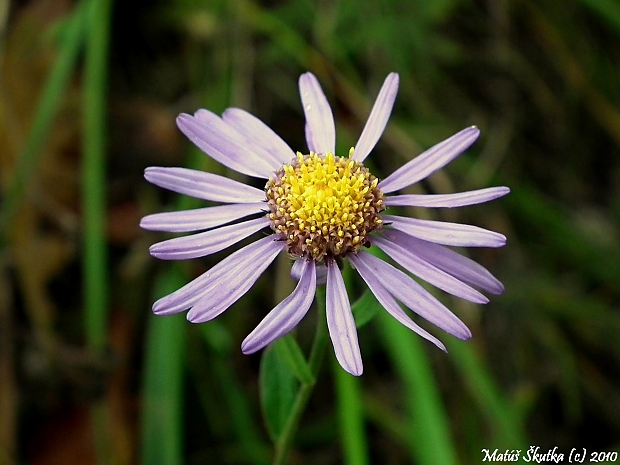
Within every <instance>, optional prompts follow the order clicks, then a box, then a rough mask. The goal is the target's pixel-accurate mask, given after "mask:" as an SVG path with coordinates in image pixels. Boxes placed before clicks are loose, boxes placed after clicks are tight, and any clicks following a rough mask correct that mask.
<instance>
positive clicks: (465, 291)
mask: <svg viewBox="0 0 620 465" xmlns="http://www.w3.org/2000/svg"><path fill="white" fill-rule="evenodd" d="M372 243H373V244H375V245H377V246H378V247H379V248H380V249H381V250H383V251H384V252H385V253H386V254H388V255H389V256H390V257H391V258H392V259H393V260H394V261H395V262H396V263H398V264H399V265H401V266H402V267H403V268H405V269H406V270H407V271H409V272H410V273H412V274H414V275H416V276H418V277H419V278H422V279H423V280H424V281H426V282H428V283H430V284H432V285H433V286H436V287H438V288H439V289H442V290H444V291H446V292H447V293H449V294H452V295H455V296H457V297H460V298H461V299H465V300H469V301H470V302H474V303H477V304H486V303H488V302H489V299H487V298H486V297H485V296H484V295H482V294H481V293H480V292H478V291H477V290H475V289H474V288H472V287H470V286H468V285H467V284H465V283H463V282H462V281H459V280H458V279H456V278H455V277H454V276H452V275H450V274H448V273H446V272H445V271H443V270H441V269H439V268H437V267H436V266H433V265H431V264H430V263H428V262H426V261H424V260H422V259H421V258H419V257H418V256H416V255H415V254H414V253H412V252H411V251H409V250H407V249H405V248H404V247H403V246H402V245H401V244H400V243H398V242H391V241H390V240H388V239H385V238H383V237H373V239H372Z"/></svg>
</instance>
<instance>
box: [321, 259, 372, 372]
mask: <svg viewBox="0 0 620 465" xmlns="http://www.w3.org/2000/svg"><path fill="white" fill-rule="evenodd" d="M325 292H326V298H327V302H326V308H325V311H326V314H327V328H328V329H329V336H330V338H331V340H332V344H333V345H334V352H335V353H336V359H337V360H338V363H340V365H341V366H342V368H344V369H345V370H346V371H348V372H349V373H351V374H352V375H354V376H359V375H361V374H362V371H363V370H364V368H363V366H362V356H361V354H360V347H359V344H358V342H357V329H356V328H355V320H354V319H353V313H351V305H350V304H349V296H348V295H347V289H346V288H345V286H344V280H343V279H342V274H341V273H340V270H339V269H338V265H337V264H336V262H334V261H333V260H331V261H329V262H328V263H327V287H326V291H325Z"/></svg>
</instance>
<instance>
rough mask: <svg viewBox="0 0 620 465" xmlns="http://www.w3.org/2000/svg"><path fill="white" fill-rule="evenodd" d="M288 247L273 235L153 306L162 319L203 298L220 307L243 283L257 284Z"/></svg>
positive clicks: (231, 256) (258, 241)
mask: <svg viewBox="0 0 620 465" xmlns="http://www.w3.org/2000/svg"><path fill="white" fill-rule="evenodd" d="M285 245H286V243H285V242H283V241H278V240H277V238H276V237H275V236H274V235H271V236H267V237H263V238H262V239H259V240H257V241H256V242H253V243H251V244H249V245H247V246H245V247H243V248H241V249H239V250H237V251H236V252H235V253H233V254H231V255H229V256H228V257H226V258H225V259H224V260H222V261H221V262H219V263H218V264H217V265H215V266H213V268H211V269H210V270H209V271H206V272H205V273H203V274H202V275H200V276H199V277H198V278H196V279H194V280H193V281H191V282H189V283H188V284H186V285H185V286H183V287H182V288H180V289H179V290H177V291H175V292H173V293H172V294H169V295H167V296H165V297H162V298H161V299H159V300H158V301H157V302H155V304H154V305H153V312H155V313H156V314H158V315H170V314H173V313H179V312H182V311H183V310H187V309H188V308H190V307H192V306H193V305H194V304H196V303H197V302H199V301H201V300H203V298H206V299H208V300H209V301H213V302H215V303H219V302H220V301H221V299H223V298H226V297H227V294H229V293H230V294H232V293H234V292H236V291H237V290H238V288H237V286H238V281H239V280H240V279H241V280H243V279H244V278H245V279H246V280H252V279H253V281H252V282H251V283H250V285H251V284H252V283H254V281H256V279H258V276H260V274H261V273H262V272H263V271H264V270H265V269H266V268H267V267H268V266H269V264H270V263H271V262H272V261H273V259H274V258H275V257H276V255H278V253H279V252H280V251H281V250H282V249H283V248H284V246H285ZM255 275H256V276H255ZM248 289H249V286H248ZM246 290H247V289H246ZM244 292H245V291H244ZM235 300H236V299H235ZM222 311H223V310H222Z"/></svg>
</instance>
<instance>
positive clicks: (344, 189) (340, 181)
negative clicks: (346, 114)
mask: <svg viewBox="0 0 620 465" xmlns="http://www.w3.org/2000/svg"><path fill="white" fill-rule="evenodd" d="M352 154H353V149H351V151H350V152H349V157H348V158H345V157H338V156H335V155H334V154H332V153H327V154H326V155H324V156H323V155H318V154H316V153H313V152H310V154H309V155H302V154H301V153H299V152H298V153H297V158H296V159H294V160H293V161H292V162H291V163H289V164H286V165H284V166H283V167H282V168H281V169H280V170H278V171H277V172H276V176H275V178H272V179H270V180H269V181H268V182H267V185H266V186H265V193H266V196H267V203H268V205H269V213H268V218H269V219H270V220H271V228H272V229H273V230H274V231H275V232H276V233H277V234H279V235H280V236H281V237H282V239H283V240H286V241H287V249H288V252H289V253H290V254H291V255H293V256H295V257H307V258H310V259H313V260H315V261H322V260H323V259H325V258H326V257H327V258H341V257H344V256H346V255H347V254H349V253H356V252H357V251H359V249H360V247H362V246H365V245H367V243H368V235H369V234H370V233H371V232H372V231H374V230H376V229H378V228H380V227H381V226H382V224H383V223H382V221H381V217H380V215H379V213H380V212H381V211H382V210H384V208H385V207H384V205H383V194H382V193H381V191H380V190H379V189H378V188H377V184H378V183H379V180H378V179H377V178H376V177H375V176H373V175H372V174H371V173H370V171H369V170H368V168H366V167H365V166H364V165H363V164H362V163H361V162H358V161H355V160H352V159H351V158H350V157H351V155H352Z"/></svg>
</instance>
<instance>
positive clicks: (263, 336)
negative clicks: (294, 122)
mask: <svg viewBox="0 0 620 465" xmlns="http://www.w3.org/2000/svg"><path fill="white" fill-rule="evenodd" d="M397 89H398V75H397V74H396V73H391V74H390V75H389V76H388V77H387V78H386V80H385V82H384V84H383V86H382V88H381V90H380V92H379V95H378V97H377V99H376V101H375V104H374V106H373V108H372V111H371V113H370V116H369V118H368V121H367V122H366V125H365V127H364V129H363V131H362V134H361V136H360V138H359V140H358V142H357V145H356V146H355V148H352V149H351V150H350V151H349V154H348V156H344V157H342V156H338V155H336V154H335V149H336V144H335V126H334V119H333V116H332V111H331V108H330V106H329V104H328V102H327V99H326V97H325V94H324V93H323V91H322V89H321V87H320V85H319V82H318V80H317V79H316V77H315V76H314V75H312V74H311V73H306V74H304V75H302V76H301V77H300V79H299V90H300V95H301V100H302V104H303V110H304V113H305V117H306V127H305V133H306V141H307V144H308V148H309V153H307V154H302V153H300V152H297V153H295V152H294V151H293V150H292V149H291V148H290V147H289V146H288V145H287V144H286V143H285V142H284V141H283V140H282V139H281V138H280V137H279V136H278V135H276V133H275V132H273V131H272V130H271V129H270V128H269V127H268V126H266V125H265V124H264V123H263V122H262V121H260V120H259V119H258V118H256V117H254V116H253V115H251V114H250V113H248V112H246V111H244V110H241V109H239V108H229V109H227V110H226V111H225V112H224V113H223V115H222V116H221V117H219V116H218V115H216V114H214V113H212V112H210V111H208V110H204V109H203V110H198V111H197V112H196V113H195V114H194V115H193V116H192V115H188V114H181V115H180V116H179V117H178V119H177V125H178V127H179V128H180V130H181V131H182V132H183V133H184V134H185V135H186V136H187V137H188V138H189V139H190V140H191V141H192V142H193V143H194V144H196V145H197V146H198V147H199V148H200V149H201V150H202V151H204V152H205V153H207V154H208V155H209V156H211V157H212V158H214V159H215V160H217V161H218V162H220V163H221V164H223V165H225V166H226V167H228V168H230V169H233V170H235V171H238V172H239V173H242V174H245V175H248V176H251V177H256V178H262V179H266V180H267V182H266V185H265V189H264V190H260V189H256V188H254V187H252V186H249V185H245V184H242V183H240V182H237V181H234V180H232V179H228V178H225V177H222V176H218V175H215V174H211V173H205V172H200V171H196V170H190V169H185V168H162V167H150V168H147V169H146V172H145V177H146V179H147V180H148V181H150V182H151V183H153V184H156V185H158V186H160V187H163V188H166V189H169V190H172V191H174V192H178V193H181V194H185V195H190V196H192V197H197V198H200V199H204V200H210V201H214V202H221V203H223V205H219V206H213V207H207V208H200V209H195V210H188V211H178V212H170V213H157V214H153V215H148V216H146V217H144V218H143V219H142V222H141V226H142V227H143V228H145V229H149V230H156V231H168V232H191V231H204V232H199V233H197V234H194V235H190V236H185V237H178V238H174V239H169V240H166V241H163V242H160V243H157V244H154V245H153V246H151V248H150V252H151V254H152V255H153V256H154V257H157V258H160V259H163V260H180V259H189V258H196V257H202V256H205V255H209V254H212V253H215V252H218V251H220V250H222V249H224V248H226V247H229V246H231V245H233V244H235V243H237V242H239V241H241V240H243V239H245V238H246V237H248V236H250V235H252V234H253V233H256V232H258V231H260V230H264V229H267V228H270V229H271V231H272V234H269V235H267V236H263V237H262V238H260V239H258V240H256V241H254V242H252V243H250V244H249V245H246V246H245V247H243V248H241V249H239V250H237V251H236V252H234V253H232V254H231V255H229V256H228V257H227V258H225V259H224V260H222V261H221V262H219V263H218V264H216V265H215V266H213V267H212V268H211V269H210V270H208V271H207V272H205V273H204V274H202V275H201V276H200V277H198V278H196V279H194V280H193V281H191V282H190V283H188V284H186V285H185V286H183V287H182V288H180V289H179V290H177V291H175V292H173V293H172V294H170V295H167V296H165V297H163V298H161V299H159V300H158V301H157V302H155V304H154V305H153V311H154V312H155V313H156V314H158V315H170V314H174V313H178V312H182V311H186V310H189V312H188V314H187V318H188V320H189V321H191V322H194V323H202V322H205V321H209V320H211V319H213V318H215V317H217V316H218V315H220V314H221V313H222V312H224V311H225V310H226V309H228V308H229V307H230V306H231V305H232V304H233V303H234V302H236V301H237V300H238V299H239V298H240V297H241V296H243V295H244V294H245V293H246V292H247V291H248V289H250V287H251V286H252V285H253V284H254V283H255V282H256V280H257V279H258V278H259V277H260V275H261V274H262V273H263V272H264V271H265V269H266V268H267V267H268V266H269V265H270V264H271V263H272V262H273V260H274V259H275V258H276V256H277V255H278V254H279V253H281V252H287V253H288V254H289V255H290V256H291V257H292V258H293V259H294V260H295V261H294V264H293V267H292V275H293V276H294V277H295V278H297V279H298V283H297V287H296V288H295V290H294V291H293V292H292V293H291V294H290V295H289V296H288V297H287V298H286V299H284V300H283V301H282V302H280V303H279V304H278V305H277V306H276V307H275V308H274V309H273V310H272V311H271V312H269V313H268V314H267V316H266V317H265V318H264V319H263V320H262V322H261V323H260V324H259V325H258V326H257V327H256V328H255V329H254V330H253V331H252V332H251V334H250V335H248V336H247V337H246V338H245V340H244V341H243V343H242V346H241V348H242V351H243V352H244V353H246V354H250V353H253V352H256V351H258V350H260V349H261V348H263V347H265V346H266V345H268V344H269V343H271V342H273V341H275V340H276V339H278V338H279V337H281V336H283V335H285V334H286V333H288V332H289V331H290V330H291V329H293V328H294V327H295V326H296V325H297V324H298V323H299V321H300V320H301V319H302V318H303V317H304V315H305V314H306V313H307V311H308V310H309V308H310V306H311V305H312V302H313V299H314V295H315V291H316V288H317V286H319V285H322V284H325V285H326V290H325V295H326V315H327V325H328V329H329V335H330V338H331V340H332V344H333V347H334V351H335V354H336V358H337V359H338V361H339V363H340V365H341V366H342V367H343V368H344V369H345V370H346V371H348V372H349V373H352V374H353V375H360V374H361V373H362V370H363V368H362V359H361V355H360V349H359V344H358V339H357V331H356V328H355V321H354V319H353V315H352V313H351V306H350V303H349V298H348V295H347V290H346V288H345V284H344V280H343V278H342V274H341V272H340V268H339V266H338V263H339V262H340V261H342V260H349V262H350V263H351V264H352V265H353V267H354V268H355V269H356V270H357V272H358V273H359V274H360V276H361V277H362V279H363V280H364V281H365V282H366V284H367V285H368V287H369V289H370V290H371V291H372V292H373V294H374V295H375V297H376V298H377V300H378V301H379V302H380V303H381V305H382V306H383V307H384V308H385V310H386V311H388V312H389V313H390V314H391V315H392V316H393V317H394V318H396V319H397V320H398V321H399V322H400V323H402V324H403V325H405V326H406V327H408V328H410V329H411V330H413V331H414V332H416V333H417V334H419V335H420V336H422V337H424V338H425V339H427V340H429V341H431V342H433V343H434V344H435V345H437V346H438V347H439V348H441V349H442V350H445V347H444V346H443V344H442V343H441V342H440V341H439V340H438V339H436V338H435V337H434V336H432V335H431V334H429V333H428V332H427V331H425V330H424V329H422V328H421V327H420V326H418V325H417V324H416V323H415V322H414V321H413V320H412V319H411V318H410V317H409V316H408V314H407V313H406V312H405V311H404V310H403V309H402V308H401V306H400V304H399V301H400V302H401V303H402V304H404V305H405V306H406V307H408V308H409V309H411V310H413V312H415V313H417V314H418V315H419V316H421V317H423V318H425V319H427V320H428V321H430V322H431V323H433V324H434V325H436V326H438V327H439V328H441V329H443V330H444V331H446V332H447V333H449V334H451V335H453V336H455V337H457V338H459V339H468V338H470V337H471V333H470V331H469V329H468V328H467V327H466V326H465V324H464V323H463V322H462V321H461V320H459V319H458V318H457V317H456V316H455V315H454V314H453V313H451V312H450V311H449V310H448V309H447V308H446V307H445V306H444V305H443V304H442V303H441V302H439V300H437V299H436V298H435V297H434V296H432V295H431V294H430V293H429V292H428V291H427V290H425V289H424V288H423V287H422V286H421V285H420V284H418V283H417V282H416V281H415V280H414V279H413V278H412V277H411V276H410V275H409V274H408V273H405V272H404V271H401V270H400V269H399V268H396V267H395V266H393V265H392V264H390V263H388V262H386V261H384V260H382V259H380V258H377V257H376V256H374V255H372V254H370V253H369V252H367V251H365V250H363V249H364V248H365V247H369V246H371V245H375V246H377V247H378V248H380V249H381V250H382V251H383V252H385V254H386V255H388V256H389V257H390V258H391V259H392V260H393V261H394V262H396V263H397V264H398V265H400V266H401V267H402V268H404V269H405V270H407V271H408V272H409V273H411V274H412V275H415V276H417V277H418V278H420V279H423V280H425V281H427V282H429V283H431V284H433V285H434V286H436V287H438V288H440V289H442V290H443V291H445V292H447V293H449V294H452V295H455V296H458V297H460V298H463V299H466V300H469V301H471V302H475V303H480V304H484V303H487V302H488V299H487V297H485V296H484V295H483V294H482V293H481V292H480V291H479V290H478V289H480V290H483V291H486V292H489V293H491V294H500V293H501V292H502V291H503V286H502V284H501V283H500V282H499V281H498V280H497V279H496V278H495V277H493V276H492V275H491V273H489V272H488V271H487V270H486V269H485V268H483V267H482V266H481V265H479V264H477V263H476V262H474V261H472V260H471V259H469V258H467V257H464V256H462V255H460V254H458V253H457V252H455V251H453V250H452V249H450V248H448V247H446V246H459V247H501V246H503V245H504V244H505V242H506V238H505V237H504V236H503V235H502V234H499V233H496V232H493V231H488V230H485V229H482V228H479V227H475V226H470V225H464V224H456V223H448V222H441V221H430V220H423V219H416V218H407V217H402V216H398V215H391V214H390V215H388V214H384V212H385V211H386V209H388V208H389V207H397V206H416V207H447V208H450V207H461V206H465V205H472V204H478V203H482V202H487V201H489V200H493V199H495V198H498V197H501V196H503V195H505V194H507V193H508V192H509V189H508V188H507V187H494V188H487V189H480V190H475V191H469V192H462V193H457V194H440V195H387V194H392V193H394V192H396V191H398V190H400V189H403V188H405V187H407V186H410V185H412V184H414V183H416V182H418V181H420V180H422V179H424V178H426V177H427V176H429V175H431V174H432V173H434V172H435V171H437V170H439V169H441V168H442V167H443V166H445V165H446V164H447V163H449V162H450V161H452V160H453V159H454V158H455V157H457V156H458V155H459V154H461V153H462V152H463V151H464V150H466V149H467V148H468V147H469V146H470V145H471V144H472V143H473V142H474V141H475V140H476V139H477V138H478V135H479V130H478V129H477V128H476V127H473V126H472V127H469V128H466V129H464V130H462V131H460V132H459V133H457V134H455V135H453V136H452V137H450V138H448V139H446V140H444V141H443V142H441V143H439V144H437V145H435V146H434V147H431V148H430V149H428V150H427V151H425V152H424V153H422V154H421V155H419V156H417V157H416V158H414V159H413V160H411V161H410V162H408V163H407V164H405V165H404V166H402V167H401V168H399V169H398V170H396V171H395V172H394V173H392V174H391V175H390V176H388V177H387V178H385V179H383V180H382V181H379V179H378V178H376V177H375V176H374V175H373V174H372V173H370V171H369V170H368V168H366V167H365V166H364V164H363V162H364V160H365V159H366V157H367V156H368V155H369V154H370V152H371V151H372V149H373V148H374V146H375V144H376V143H377V141H378V140H379V138H380V137H381V134H382V133H383V130H384V129H385V126H386V124H387V121H388V119H389V116H390V113H391V111H392V107H393V104H394V100H395V98H396V93H397ZM248 217H250V218H251V219H247V218H248ZM238 220H241V221H238Z"/></svg>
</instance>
